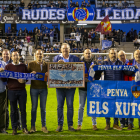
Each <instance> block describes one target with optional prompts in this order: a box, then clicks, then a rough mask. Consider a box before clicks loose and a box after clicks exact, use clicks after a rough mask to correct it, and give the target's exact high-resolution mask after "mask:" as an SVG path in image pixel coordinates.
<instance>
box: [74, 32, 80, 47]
mask: <svg viewBox="0 0 140 140" xmlns="http://www.w3.org/2000/svg"><path fill="white" fill-rule="evenodd" d="M75 38H76V43H77V48H78V46H80V38H81V35H79V34H78V33H77V34H76V36H75Z"/></svg>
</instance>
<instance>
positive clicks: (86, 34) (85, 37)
mask: <svg viewBox="0 0 140 140" xmlns="http://www.w3.org/2000/svg"><path fill="white" fill-rule="evenodd" d="M85 41H86V42H87V46H88V32H87V30H86V29H85V31H84V34H83V46H84V43H85Z"/></svg>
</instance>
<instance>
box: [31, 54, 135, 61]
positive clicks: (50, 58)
mask: <svg viewBox="0 0 140 140" xmlns="http://www.w3.org/2000/svg"><path fill="white" fill-rule="evenodd" d="M59 54H61V53H44V58H43V59H44V61H46V62H53V58H54V57H55V56H56V55H59ZM70 54H71V55H75V56H77V57H79V58H81V57H82V56H83V53H70ZM108 54H109V53H92V57H93V60H96V61H98V62H99V63H100V62H102V61H104V59H107V58H108ZM126 58H127V59H132V58H133V53H126ZM34 60H36V58H35V53H34Z"/></svg>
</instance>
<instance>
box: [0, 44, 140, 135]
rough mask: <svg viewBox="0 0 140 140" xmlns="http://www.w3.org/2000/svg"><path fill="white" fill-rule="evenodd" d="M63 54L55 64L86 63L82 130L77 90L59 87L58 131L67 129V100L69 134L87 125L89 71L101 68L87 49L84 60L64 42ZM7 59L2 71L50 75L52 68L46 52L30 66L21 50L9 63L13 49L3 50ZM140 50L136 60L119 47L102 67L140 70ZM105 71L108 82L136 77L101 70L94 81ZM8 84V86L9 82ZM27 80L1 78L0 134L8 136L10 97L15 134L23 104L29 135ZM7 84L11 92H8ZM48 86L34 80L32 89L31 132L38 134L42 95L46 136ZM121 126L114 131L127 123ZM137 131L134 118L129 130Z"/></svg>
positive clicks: (81, 90)
mask: <svg viewBox="0 0 140 140" xmlns="http://www.w3.org/2000/svg"><path fill="white" fill-rule="evenodd" d="M61 52H62V54H60V55H57V56H55V57H54V62H58V63H63V62H84V64H85V88H79V111H78V127H77V129H74V127H73V115H74V114H73V111H74V107H73V102H74V94H75V89H76V88H67V87H66V88H56V94H57V104H58V105H57V114H58V127H57V129H56V132H61V131H62V130H63V122H64V114H63V108H64V101H65V99H66V101H67V120H68V130H69V131H76V130H77V131H79V130H81V129H82V122H83V112H84V107H85V102H86V98H87V82H89V80H88V75H89V69H90V68H92V67H94V66H95V65H98V63H97V62H96V61H93V58H92V53H91V50H89V49H86V50H85V51H84V55H83V57H82V59H81V60H80V59H79V58H78V57H77V56H74V55H70V54H69V52H70V46H69V45H68V44H67V43H63V44H62V46H61ZM2 56H3V60H4V61H5V62H4V61H0V63H1V68H0V71H3V70H9V71H13V72H22V73H34V74H36V72H40V73H45V75H46V76H48V65H47V63H46V62H43V51H42V50H41V49H38V50H36V52H35V57H36V61H33V62H30V63H29V64H28V67H27V66H26V65H25V64H23V63H20V62H19V53H18V52H17V51H13V52H12V55H11V59H12V61H11V62H9V60H8V59H5V58H10V52H9V50H3V53H2ZM139 64H140V50H136V51H135V52H134V59H132V60H127V59H126V55H125V52H124V51H122V50H121V51H119V53H117V50H116V49H115V48H112V49H110V50H109V58H108V59H106V60H105V61H104V62H103V64H102V65H133V66H135V67H136V68H138V69H139V71H140V65H139ZM102 72H104V80H125V81H128V80H132V77H133V76H134V73H133V72H130V71H119V70H116V71H108V70H105V71H97V72H95V76H94V78H93V79H92V80H99V79H100V77H101V75H102ZM5 82H6V83H5ZM26 82H27V81H26V80H24V79H18V80H17V79H11V78H8V79H5V78H1V79H0V87H1V88H0V97H1V98H0V106H1V108H0V114H1V115H0V118H1V119H0V121H1V122H0V132H1V133H7V132H6V130H5V127H6V106H7V105H6V102H7V97H6V96H7V95H8V99H9V100H10V106H11V123H12V129H13V133H12V134H13V135H16V134H17V115H16V114H17V102H18V104H19V108H20V112H21V122H22V129H23V133H25V134H29V131H28V130H27V125H26V99H27V93H26V88H25V84H26ZM6 85H7V89H6ZM47 94H48V91H47V83H46V82H45V81H37V80H32V81H31V86H30V96H31V105H32V110H31V130H30V133H34V132H36V124H35V123H36V113H37V105H38V96H39V95H40V108H41V123H42V128H41V131H43V132H44V133H48V129H47V127H46V102H47ZM120 122H121V127H120V126H119V125H118V118H114V124H113V129H116V130H122V128H123V127H124V125H125V120H124V119H120ZM92 125H93V130H97V122H96V117H92ZM132 128H133V119H131V118H129V119H128V130H132ZM139 128H140V119H139ZM109 129H110V118H106V127H105V130H109Z"/></svg>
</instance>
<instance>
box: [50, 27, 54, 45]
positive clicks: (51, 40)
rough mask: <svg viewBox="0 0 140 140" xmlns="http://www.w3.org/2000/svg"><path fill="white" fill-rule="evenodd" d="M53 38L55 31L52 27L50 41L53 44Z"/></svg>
mask: <svg viewBox="0 0 140 140" xmlns="http://www.w3.org/2000/svg"><path fill="white" fill-rule="evenodd" d="M53 38H54V31H53V30H52V29H51V30H50V43H51V45H52V46H53Z"/></svg>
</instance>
